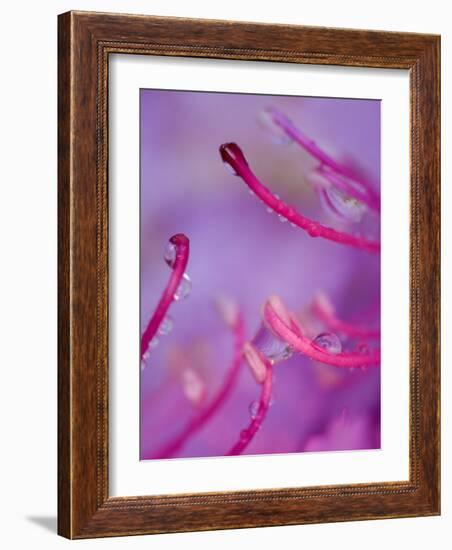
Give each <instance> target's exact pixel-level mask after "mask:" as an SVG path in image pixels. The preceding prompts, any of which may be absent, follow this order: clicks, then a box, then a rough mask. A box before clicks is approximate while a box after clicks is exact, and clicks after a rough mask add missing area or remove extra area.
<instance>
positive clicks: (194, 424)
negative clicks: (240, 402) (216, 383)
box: [146, 312, 245, 458]
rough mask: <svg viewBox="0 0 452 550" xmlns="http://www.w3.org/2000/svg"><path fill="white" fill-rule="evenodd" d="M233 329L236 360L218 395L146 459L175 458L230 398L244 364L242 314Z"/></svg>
mask: <svg viewBox="0 0 452 550" xmlns="http://www.w3.org/2000/svg"><path fill="white" fill-rule="evenodd" d="M231 329H232V331H233V333H234V336H235V346H234V358H233V361H232V365H231V367H230V369H229V371H228V373H227V375H226V378H225V379H224V381H223V384H222V386H221V387H220V389H219V390H218V393H217V394H216V396H215V397H214V398H213V400H212V401H211V402H210V403H209V404H208V405H207V407H206V408H204V409H203V410H201V412H200V413H199V414H198V415H196V416H195V417H194V418H193V419H192V420H191V421H190V422H189V423H188V424H187V426H185V428H184V429H183V431H182V432H181V434H180V435H179V436H177V437H176V438H175V439H173V440H172V441H170V442H169V443H167V444H166V445H164V446H163V447H162V448H161V449H159V450H157V451H156V452H153V453H149V454H150V455H152V456H150V457H146V458H171V457H173V456H174V455H175V454H176V453H177V452H178V451H179V450H180V449H181V448H182V447H183V446H184V445H185V443H186V442H187V441H188V440H189V439H190V437H191V436H192V435H193V434H194V433H196V432H197V431H198V430H200V429H201V428H202V427H203V426H204V425H205V424H206V423H207V422H208V421H209V420H210V419H211V418H212V417H213V416H214V415H215V413H216V412H217V411H218V409H219V408H220V407H221V405H222V404H223V403H224V402H225V401H226V399H227V398H228V397H229V394H230V393H231V391H232V389H233V387H234V385H235V382H236V381H237V377H238V374H239V372H240V367H241V364H242V349H243V345H244V343H245V327H244V322H243V318H242V315H241V313H240V312H237V315H236V317H235V319H234V320H233V323H232V326H231Z"/></svg>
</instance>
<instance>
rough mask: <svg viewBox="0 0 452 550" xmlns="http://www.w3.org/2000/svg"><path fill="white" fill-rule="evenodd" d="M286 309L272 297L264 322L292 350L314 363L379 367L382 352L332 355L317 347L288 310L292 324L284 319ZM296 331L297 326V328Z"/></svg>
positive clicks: (376, 350) (269, 300)
mask: <svg viewBox="0 0 452 550" xmlns="http://www.w3.org/2000/svg"><path fill="white" fill-rule="evenodd" d="M283 309H286V308H285V306H284V304H283V303H282V301H281V300H280V299H279V298H278V297H277V296H272V297H271V298H269V299H268V300H267V302H265V304H264V307H263V315H264V321H265V322H266V323H267V325H268V327H269V329H270V330H272V331H273V333H274V334H275V335H276V336H277V337H278V338H280V339H281V340H284V341H285V342H287V343H288V344H289V345H290V346H291V348H292V349H293V350H294V351H296V352H298V353H301V354H303V355H306V356H307V357H309V358H310V359H312V360H314V361H319V362H320V363H325V364H327V365H332V366H334V367H344V368H359V367H370V366H378V365H379V364H380V350H379V349H374V350H369V353H366V354H361V353H342V352H341V353H331V352H328V351H327V350H325V349H323V348H321V347H320V346H317V345H316V344H315V343H314V341H312V340H311V339H310V338H308V337H307V336H305V335H304V334H303V330H302V328H301V326H300V325H299V323H298V322H297V321H296V319H295V317H294V316H293V315H292V314H291V313H290V312H288V310H286V316H287V315H288V316H289V317H290V323H289V322H288V321H287V318H286V319H284V318H283V316H282V315H281V314H280V312H281V310H283ZM297 325H298V327H297V329H295V326H297Z"/></svg>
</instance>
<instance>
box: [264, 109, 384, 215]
mask: <svg viewBox="0 0 452 550" xmlns="http://www.w3.org/2000/svg"><path fill="white" fill-rule="evenodd" d="M266 112H267V113H268V115H269V116H270V117H271V119H272V120H273V122H274V123H275V124H276V125H277V126H279V128H281V130H282V131H283V132H284V133H285V134H286V135H287V136H288V137H289V138H290V139H291V140H292V141H294V142H295V143H297V144H298V145H299V146H300V147H302V148H303V149H304V150H305V151H307V152H308V153H309V154H310V155H312V156H313V157H314V158H315V159H317V160H318V161H319V162H320V164H321V165H323V166H328V167H329V168H331V170H333V171H334V172H336V174H338V175H340V176H344V177H346V178H348V179H349V180H352V181H353V182H354V183H355V184H357V185H358V186H359V187H361V189H362V190H363V191H364V192H365V193H366V194H367V196H368V197H369V198H370V199H371V202H372V203H373V206H374V207H375V206H377V205H378V207H379V202H380V201H379V196H378V194H377V193H376V191H375V190H374V189H373V188H372V187H371V186H370V185H369V183H368V182H367V181H366V180H364V179H361V178H358V177H357V176H356V174H355V173H354V172H353V170H350V169H349V168H348V167H347V166H344V165H343V164H340V163H339V162H337V161H335V160H334V159H333V158H332V157H331V156H330V155H328V153H326V152H325V151H324V150H323V149H321V148H320V147H319V146H318V145H317V144H316V143H315V142H314V141H313V140H312V139H310V138H309V137H308V136H307V135H306V134H304V133H303V132H302V131H301V130H300V129H299V128H297V127H296V126H295V125H294V123H293V122H292V121H291V120H290V118H288V117H287V116H286V115H284V114H283V113H282V112H281V111H279V110H278V109H275V108H274V107H271V108H268V109H267V110H266ZM350 192H353V187H351V188H350ZM351 196H354V195H351ZM355 198H358V197H355ZM369 206H370V205H369Z"/></svg>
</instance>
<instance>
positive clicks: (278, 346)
mask: <svg viewBox="0 0 452 550" xmlns="http://www.w3.org/2000/svg"><path fill="white" fill-rule="evenodd" d="M252 344H253V345H254V346H255V347H256V349H257V350H258V351H260V352H261V353H262V355H265V357H266V358H267V359H268V360H269V361H270V362H271V364H272V365H274V364H275V363H279V362H280V361H285V360H286V359H289V358H290V357H291V356H292V354H293V351H292V348H291V347H290V346H289V344H288V343H287V342H283V341H282V340H279V339H278V338H276V336H274V335H273V334H272V333H271V332H270V331H269V330H268V328H267V327H266V326H265V325H261V328H260V329H259V330H258V332H257V334H256V336H255V337H254V338H253V340H252Z"/></svg>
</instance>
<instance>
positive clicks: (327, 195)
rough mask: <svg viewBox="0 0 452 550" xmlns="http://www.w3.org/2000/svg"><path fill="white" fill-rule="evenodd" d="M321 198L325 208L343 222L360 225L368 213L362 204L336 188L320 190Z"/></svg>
mask: <svg viewBox="0 0 452 550" xmlns="http://www.w3.org/2000/svg"><path fill="white" fill-rule="evenodd" d="M319 196H320V200H321V202H322V205H323V208H324V209H325V210H326V211H327V212H328V213H329V214H331V215H332V216H333V217H334V218H336V219H338V220H339V221H342V222H349V223H359V222H360V221H361V220H362V218H363V215H364V213H365V211H366V207H365V206H364V204H363V203H362V202H360V201H358V200H357V199H355V198H353V197H349V196H348V195H346V194H345V193H343V192H342V191H340V190H339V189H336V188H335V187H328V188H324V189H319Z"/></svg>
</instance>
